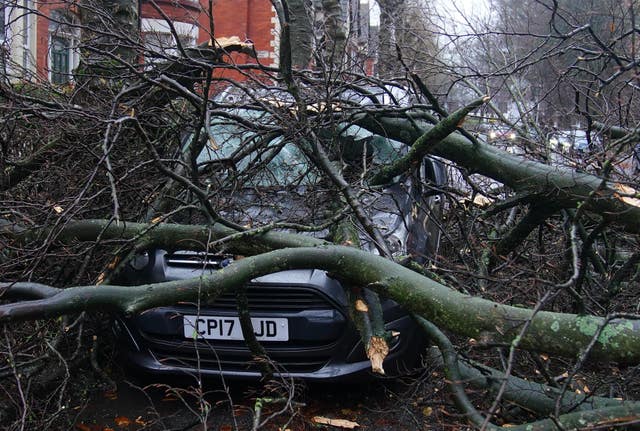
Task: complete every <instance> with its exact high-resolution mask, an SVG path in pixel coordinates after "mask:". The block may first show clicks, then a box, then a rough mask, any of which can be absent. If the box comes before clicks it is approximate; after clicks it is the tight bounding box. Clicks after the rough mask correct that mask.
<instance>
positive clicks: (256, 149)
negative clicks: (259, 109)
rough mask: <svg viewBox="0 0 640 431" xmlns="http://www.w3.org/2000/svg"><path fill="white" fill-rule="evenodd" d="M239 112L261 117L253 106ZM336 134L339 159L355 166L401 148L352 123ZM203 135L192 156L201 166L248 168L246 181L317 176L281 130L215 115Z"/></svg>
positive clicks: (386, 159)
mask: <svg viewBox="0 0 640 431" xmlns="http://www.w3.org/2000/svg"><path fill="white" fill-rule="evenodd" d="M236 114H238V113H237V112H236ZM239 114H240V115H242V117H243V118H246V119H251V120H252V121H264V118H260V117H259V116H258V115H257V114H256V111H249V110H243V111H242V112H240V113H239ZM319 135H320V136H322V133H319ZM339 137H340V139H339V141H340V144H341V146H340V147H341V152H342V154H341V156H342V159H343V160H344V161H346V162H348V163H350V164H352V165H354V166H356V167H357V168H358V169H363V168H366V169H370V168H371V165H379V164H387V163H390V162H392V161H394V160H397V159H398V158H399V157H400V156H401V155H402V154H404V152H406V150H405V147H404V146H403V144H401V143H400V142H397V141H393V140H390V139H387V138H384V137H382V136H378V135H374V134H372V133H371V132H369V131H367V130H365V129H362V128H361V127H358V126H353V125H352V126H347V127H344V128H343V130H342V132H341V133H340V134H339ZM208 138H209V139H208V143H207V145H205V147H204V149H203V150H202V152H201V153H200V155H199V156H198V159H197V162H198V164H199V165H201V166H204V165H207V164H211V163H219V164H220V163H221V164H224V163H225V162H226V165H227V166H229V167H230V169H232V170H233V172H235V173H236V174H238V175H241V174H247V173H250V177H249V178H247V181H248V182H249V183H250V184H252V185H253V186H289V185H313V184H316V183H317V182H318V181H319V178H320V175H318V173H317V171H316V169H315V168H314V166H313V164H312V163H311V162H310V161H309V159H308V158H307V156H306V155H305V154H304V152H303V151H302V149H301V148H300V145H299V144H300V143H294V142H288V141H284V139H283V138H282V136H274V135H273V134H269V133H263V134H258V133H256V132H255V131H253V130H249V129H247V128H245V127H244V126H241V125H239V124H238V123H235V122H233V121H230V120H227V119H219V120H214V121H213V122H212V124H211V126H210V129H209V134H208ZM254 167H259V169H258V170H254V169H253V168H254ZM229 174H230V172H228V174H227V175H229Z"/></svg>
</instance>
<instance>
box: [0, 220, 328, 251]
mask: <svg viewBox="0 0 640 431" xmlns="http://www.w3.org/2000/svg"><path fill="white" fill-rule="evenodd" d="M48 233H49V228H33V229H28V228H23V227H20V226H16V225H14V224H11V223H8V222H6V221H4V222H3V221H0V237H3V236H4V237H6V238H8V239H9V240H11V241H13V242H14V243H22V242H29V241H35V240H38V239H39V238H43V237H44V236H45V235H47V234H48ZM237 234H238V231H236V230H234V229H231V228H228V227H226V226H223V225H222V224H220V223H215V224H213V225H209V226H203V225H182V224H172V223H158V224H154V223H149V224H146V223H128V222H120V223H115V222H113V221H110V220H79V221H71V222H68V223H67V224H65V225H64V227H63V228H62V229H61V230H60V231H59V232H58V233H57V235H56V239H57V240H58V241H60V242H62V243H71V242H73V241H95V239H96V238H98V237H100V238H101V240H103V241H107V240H139V241H143V242H144V243H145V244H147V245H148V247H165V248H168V249H176V248H179V249H182V250H189V249H191V250H203V249H206V244H207V242H209V241H212V242H213V241H218V240H221V239H225V238H227V237H229V238H230V239H229V240H228V241H225V242H224V244H225V249H226V250H230V251H232V252H234V253H237V254H242V255H253V254H257V253H263V252H265V251H270V250H275V249H279V248H284V247H309V246H316V245H322V244H327V243H326V242H325V241H323V240H320V239H316V238H313V237H309V236H305V235H296V234H291V233H287V232H275V231H274V232H262V231H256V232H255V233H253V234H252V235H251V236H253V238H254V241H249V240H248V239H247V237H246V236H245V235H237Z"/></svg>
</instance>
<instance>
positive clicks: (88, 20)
mask: <svg viewBox="0 0 640 431" xmlns="http://www.w3.org/2000/svg"><path fill="white" fill-rule="evenodd" d="M138 11H139V3H138V1H137V0H83V1H82V2H81V3H80V16H81V22H82V25H83V26H84V28H83V33H82V46H81V47H82V50H81V51H82V60H81V61H82V64H81V67H80V69H81V71H82V73H86V72H89V71H90V73H91V74H99V75H108V76H111V75H113V74H114V73H118V72H117V71H118V70H121V68H122V66H123V63H128V64H132V65H133V64H135V63H136V58H137V56H138V51H139V44H140V19H139V13H138ZM83 66H84V67H83ZM114 66H115V67H114Z"/></svg>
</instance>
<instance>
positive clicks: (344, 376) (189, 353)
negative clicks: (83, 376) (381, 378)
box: [115, 316, 425, 381]
mask: <svg viewBox="0 0 640 431" xmlns="http://www.w3.org/2000/svg"><path fill="white" fill-rule="evenodd" d="M115 327H116V328H117V330H118V332H119V338H120V339H121V340H122V341H123V344H122V348H121V353H122V354H123V356H124V358H123V359H124V360H125V361H126V363H127V364H129V365H130V366H132V367H134V368H136V369H137V370H139V371H142V372H145V373H149V374H154V375H191V376H194V377H196V378H198V379H199V378H201V377H215V376H222V377H224V378H230V379H258V378H260V376H261V374H260V366H259V364H258V363H256V362H255V361H253V360H252V357H251V353H250V352H249V350H248V349H247V348H246V346H245V345H244V342H238V343H222V344H221V343H213V342H207V341H202V340H180V341H177V340H159V339H157V338H156V339H150V338H149V337H145V336H144V335H142V334H141V333H140V331H139V330H138V328H136V327H131V326H130V325H128V324H127V323H126V322H125V321H122V320H120V321H119V323H117V324H116V325H115ZM386 328H387V330H389V331H396V332H399V333H400V335H399V336H398V337H397V338H396V339H395V340H394V341H393V342H392V343H391V346H390V347H391V349H390V353H389V355H388V356H387V359H386V360H385V363H384V367H385V371H386V372H387V374H392V375H394V374H398V373H403V372H406V371H409V370H411V369H413V368H414V367H415V366H416V365H418V362H419V359H420V355H421V353H422V352H423V350H424V346H425V342H424V338H423V337H422V334H421V332H420V331H419V330H418V328H417V326H416V325H415V323H414V322H413V320H412V319H411V318H410V317H409V316H403V317H400V318H399V319H396V320H394V321H392V322H389V323H387V325H386ZM276 344H280V345H276ZM263 346H264V347H265V349H266V351H267V353H268V355H269V358H270V359H271V360H272V361H273V363H274V366H275V368H276V371H277V372H276V377H288V378H300V379H304V380H309V381H333V380H340V381H345V380H349V379H361V378H363V377H365V376H367V375H369V374H370V370H371V363H370V362H369V360H368V359H367V358H366V356H365V353H364V348H363V347H362V343H361V341H360V339H359V336H358V334H357V332H356V331H355V329H354V328H353V327H352V326H351V325H347V330H346V331H345V332H344V333H343V334H342V335H341V336H340V337H339V338H338V339H337V340H336V341H333V342H330V343H328V344H323V345H318V344H315V345H314V343H309V344H307V345H305V343H297V344H296V343H292V342H286V343H273V344H272V343H266V342H265V343H263Z"/></svg>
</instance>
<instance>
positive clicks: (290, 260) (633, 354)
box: [0, 246, 640, 363]
mask: <svg viewBox="0 0 640 431" xmlns="http://www.w3.org/2000/svg"><path fill="white" fill-rule="evenodd" d="M301 268H315V269H322V270H326V271H328V272H329V273H331V274H332V275H333V276H334V277H336V278H337V279H339V280H341V281H342V282H343V283H344V284H345V285H346V286H365V287H368V288H370V289H372V290H374V291H375V292H377V293H378V294H380V295H381V296H385V297H388V298H391V299H393V300H394V301H396V302H398V303H399V304H401V305H402V306H403V307H404V308H405V309H406V310H407V311H409V312H412V313H415V314H417V315H419V316H423V317H424V318H426V319H428V320H429V321H431V322H433V323H434V324H435V325H437V326H438V327H440V328H442V329H444V330H449V331H451V332H453V333H456V334H458V335H462V336H466V337H470V338H474V339H476V340H479V341H480V342H485V343H489V344H504V345H509V344H511V343H513V342H514V340H516V338H517V337H518V334H519V332H520V329H521V327H522V325H523V324H524V323H525V322H527V321H529V320H531V324H530V329H529V331H528V332H527V333H526V334H524V336H522V338H521V339H517V341H518V346H519V347H520V348H522V349H525V350H531V351H537V352H549V353H553V354H557V355H560V356H569V357H572V356H578V355H580V354H582V352H583V349H584V348H585V347H586V346H588V345H589V343H590V342H591V341H592V338H593V337H594V336H595V335H596V334H598V333H599V336H598V339H597V340H596V342H595V343H594V346H593V348H592V349H591V351H590V355H589V358H590V359H591V360H597V361H617V362H621V363H638V362H640V322H638V321H636V320H632V319H624V318H616V319H605V318H601V317H596V316H591V315H576V314H568V313H555V312H550V311H540V312H538V313H533V312H532V311H531V310H528V309H525V308H518V307H511V306H507V305H503V304H499V303H496V302H492V301H488V300H486V299H482V298H478V297H472V296H469V295H465V294H462V293H459V292H457V291H453V290H451V289H449V288H448V287H446V286H443V285H441V284H439V283H437V282H435V281H433V280H431V279H428V278H426V277H424V276H422V275H420V274H417V273H415V272H413V271H411V270H409V269H406V268H404V267H402V266H401V265H398V264H396V263H394V262H392V261H389V260H387V259H384V258H381V257H379V256H375V255H372V254H370V253H367V252H364V251H361V250H356V249H353V248H349V247H342V246H319V247H313V248H309V247H304V248H289V249H283V250H276V251H273V252H269V253H265V254H262V255H258V256H254V257H249V258H246V259H242V260H240V261H237V262H235V263H234V264H233V265H230V266H229V267H226V268H224V269H222V270H220V271H217V272H216V273H214V274H212V275H209V276H206V277H205V276H203V277H200V278H195V279H191V280H181V281H172V282H165V283H158V284H147V285H142V286H129V287H125V286H109V285H99V286H80V287H74V288H68V289H60V291H59V293H57V294H56V295H53V296H49V297H47V298H45V299H42V300H34V301H28V302H21V303H14V304H5V305H2V306H0V322H9V321H16V320H27V319H38V318H51V317H55V316H59V315H63V314H69V313H75V312H78V311H82V310H101V311H107V310H108V311H113V312H121V313H125V314H127V315H131V314H135V313H139V312H141V311H143V310H146V309H149V308H152V307H158V306H163V305H170V304H175V303H176V302H180V301H193V300H194V299H195V298H196V297H197V296H198V294H199V292H200V295H201V301H202V302H203V303H207V302H211V301H213V300H214V299H215V298H216V297H217V296H218V295H219V294H220V293H222V292H223V291H227V290H232V289H234V287H235V286H239V285H241V284H243V283H246V282H248V281H250V280H252V279H254V278H256V277H259V276H262V275H265V274H270V273H273V272H277V271H284V270H288V269H301ZM11 286H12V284H10V283H3V284H0V288H3V289H9V290H10V289H11ZM17 286H18V287H20V288H22V286H23V284H17Z"/></svg>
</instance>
